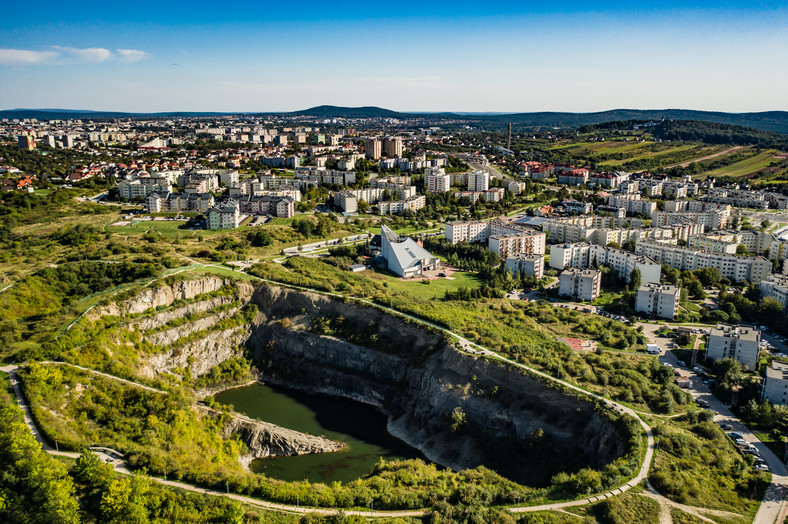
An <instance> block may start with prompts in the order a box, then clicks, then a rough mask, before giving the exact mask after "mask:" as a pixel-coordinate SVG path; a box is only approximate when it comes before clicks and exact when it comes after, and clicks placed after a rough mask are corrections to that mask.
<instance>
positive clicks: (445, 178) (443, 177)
mask: <svg viewBox="0 0 788 524" xmlns="http://www.w3.org/2000/svg"><path fill="white" fill-rule="evenodd" d="M424 186H425V187H426V188H427V191H429V192H430V193H447V192H448V191H449V190H451V175H448V174H446V170H445V169H443V168H441V167H428V168H426V169H425V170H424Z"/></svg>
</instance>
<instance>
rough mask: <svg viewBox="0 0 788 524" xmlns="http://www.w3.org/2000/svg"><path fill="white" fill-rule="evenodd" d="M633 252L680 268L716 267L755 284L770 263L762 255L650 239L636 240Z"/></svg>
mask: <svg viewBox="0 0 788 524" xmlns="http://www.w3.org/2000/svg"><path fill="white" fill-rule="evenodd" d="M635 253H637V254H638V255H646V256H648V257H650V258H653V259H654V260H656V261H657V262H659V263H661V264H667V265H669V266H670V267H673V268H676V269H678V270H680V271H694V270H696V269H703V268H707V267H711V268H717V269H719V270H720V274H721V275H722V276H723V277H725V278H727V279H730V280H733V281H734V282H745V281H749V282H752V283H759V282H761V281H763V280H766V279H767V278H768V277H769V275H770V274H771V272H772V263H771V262H769V260H767V259H765V258H763V257H740V256H736V255H729V254H725V253H707V252H704V251H698V250H697V249H696V248H691V247H678V246H675V245H671V244H666V243H663V242H658V241H656V240H651V239H645V240H638V241H637V244H635Z"/></svg>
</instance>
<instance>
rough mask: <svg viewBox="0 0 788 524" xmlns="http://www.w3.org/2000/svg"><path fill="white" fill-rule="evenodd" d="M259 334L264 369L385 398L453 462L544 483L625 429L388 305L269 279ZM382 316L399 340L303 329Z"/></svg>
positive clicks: (607, 458)
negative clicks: (373, 343) (318, 321)
mask: <svg viewBox="0 0 788 524" xmlns="http://www.w3.org/2000/svg"><path fill="white" fill-rule="evenodd" d="M253 300H254V301H255V302H256V303H257V304H258V306H259V307H260V309H261V312H262V313H261V314H260V315H259V318H258V321H257V322H256V325H255V327H254V328H253V332H252V335H251V338H250V341H249V344H250V347H251V348H252V349H253V351H254V354H255V356H256V358H257V359H258V361H259V362H260V366H261V371H262V373H263V376H264V377H265V379H266V380H268V381H271V382H275V383H279V384H283V385H287V386H290V387H297V388H300V389H303V390H306V391H311V392H319V393H326V394H331V395H337V396H342V397H347V398H352V399H355V400H359V401H361V402H365V403H368V404H372V405H375V406H377V407H379V408H380V409H381V410H382V411H383V412H384V413H385V414H386V415H387V416H388V417H389V428H390V430H391V432H392V433H393V434H395V435H397V436H398V437H400V438H401V439H402V440H405V441H406V442H408V443H409V444H411V445H413V446H414V447H417V448H419V449H420V450H421V451H422V452H423V453H424V454H425V455H426V456H427V457H429V458H431V459H432V460H435V461H436V462H438V463H441V464H444V465H447V466H450V467H452V468H454V469H464V468H467V467H475V466H477V465H481V464H484V465H487V466H489V467H493V468H494V469H496V470H498V471H499V472H501V473H503V474H505V475H507V476H509V477H510V478H512V479H515V480H518V481H521V482H524V483H528V484H542V483H545V482H547V481H548V480H549V477H550V476H551V475H553V474H555V473H558V472H559V471H561V470H564V469H566V468H567V467H571V468H572V469H580V468H582V467H585V466H591V467H600V466H603V465H605V464H606V463H609V462H611V461H612V460H614V459H615V458H617V457H618V456H620V455H622V454H623V453H624V451H625V449H624V446H625V438H624V437H623V436H621V435H619V434H618V432H617V429H616V427H615V426H614V424H613V423H612V422H611V421H610V420H609V419H607V418H606V417H604V416H602V415H600V414H599V413H597V411H596V409H595V406H594V404H593V403H591V402H589V401H586V400H584V399H581V398H576V397H575V396H572V395H569V394H567V393H565V392H563V391H561V390H559V389H556V388H554V387H552V386H551V385H548V384H546V383H544V382H543V381H542V380H540V379H538V378H535V377H531V376H529V375H527V374H524V373H523V372H522V371H521V370H517V369H508V368H507V367H506V366H505V365H503V364H501V363H497V362H494V361H491V360H485V359H480V358H477V357H474V356H471V355H467V354H465V353H461V352H459V351H457V350H456V349H454V347H453V346H452V345H451V344H450V343H448V342H447V341H446V340H445V339H444V338H443V337H442V336H441V335H440V334H438V333H435V332H432V331H428V330H424V329H421V328H420V327H419V326H418V325H416V324H413V323H409V322H407V321H404V320H402V319H399V318H397V317H393V316H390V315H386V314H384V313H382V312H381V311H379V310H376V309H374V308H368V307H361V306H357V305H354V304H348V303H343V302H341V301H338V300H334V299H331V298H328V297H325V296H323V295H317V294H312V293H302V292H297V291H292V290H287V289H282V288H274V287H269V286H261V287H260V288H258V290H257V292H256V293H255V295H254V297H253ZM327 313H329V314H331V313H335V314H341V315H342V317H343V318H344V319H345V321H346V322H356V323H357V324H358V325H366V324H367V323H369V322H370V321H371V322H374V323H375V326H376V328H377V329H378V332H379V333H380V334H381V337H389V336H399V339H400V340H401V341H402V342H401V343H400V344H397V345H396V346H394V347H391V346H387V347H384V348H382V349H370V348H368V347H362V346H359V345H355V344H350V343H348V342H346V341H343V340H339V339H336V338H333V337H326V336H320V335H316V334H313V333H311V332H309V331H307V330H306V329H305V328H306V327H307V326H308V325H309V321H310V318H312V317H314V316H315V315H318V314H319V315H325V314H327Z"/></svg>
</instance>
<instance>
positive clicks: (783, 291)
mask: <svg viewBox="0 0 788 524" xmlns="http://www.w3.org/2000/svg"><path fill="white" fill-rule="evenodd" d="M760 288H761V297H762V298H765V297H770V298H773V299H775V300H776V301H778V302H779V303H780V304H782V306H783V311H786V310H788V275H770V276H769V277H768V278H767V279H766V280H763V281H761V283H760Z"/></svg>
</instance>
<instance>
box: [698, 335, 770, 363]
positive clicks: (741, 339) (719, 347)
mask: <svg viewBox="0 0 788 524" xmlns="http://www.w3.org/2000/svg"><path fill="white" fill-rule="evenodd" d="M760 349H761V332H760V331H758V330H757V329H753V328H749V327H739V326H730V325H719V326H717V327H716V328H712V330H711V333H710V334H709V340H708V342H707V343H706V357H707V358H710V359H711V360H715V361H716V360H720V359H723V358H733V359H735V360H736V361H738V362H740V363H741V364H743V365H744V366H746V367H747V369H749V370H751V371H754V370H756V369H758V356H759V353H760Z"/></svg>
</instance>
